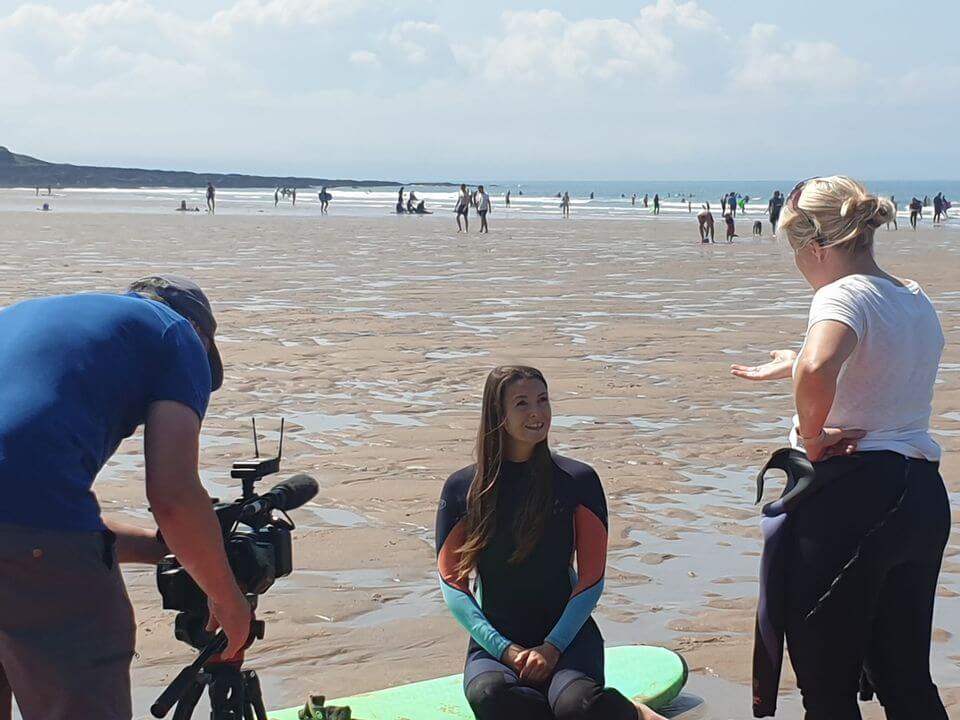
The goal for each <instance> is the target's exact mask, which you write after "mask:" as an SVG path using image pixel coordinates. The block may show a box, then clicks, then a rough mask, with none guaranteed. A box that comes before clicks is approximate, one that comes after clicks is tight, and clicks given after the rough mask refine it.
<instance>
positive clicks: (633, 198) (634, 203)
mask: <svg viewBox="0 0 960 720" xmlns="http://www.w3.org/2000/svg"><path fill="white" fill-rule="evenodd" d="M630 205H631V206H632V207H636V206H637V194H636V193H634V194H633V195H631V196H630Z"/></svg>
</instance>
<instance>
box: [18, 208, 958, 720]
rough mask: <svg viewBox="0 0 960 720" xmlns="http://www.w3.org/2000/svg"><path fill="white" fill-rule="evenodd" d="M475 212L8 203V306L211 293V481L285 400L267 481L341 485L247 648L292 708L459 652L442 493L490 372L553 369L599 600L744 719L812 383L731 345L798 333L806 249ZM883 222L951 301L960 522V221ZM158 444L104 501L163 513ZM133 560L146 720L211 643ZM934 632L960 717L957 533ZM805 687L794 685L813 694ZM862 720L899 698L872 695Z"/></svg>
mask: <svg viewBox="0 0 960 720" xmlns="http://www.w3.org/2000/svg"><path fill="white" fill-rule="evenodd" d="M750 219H752V218H747V219H741V221H740V227H741V229H746V228H748V227H749V223H748V220H750ZM452 226H453V219H452V217H445V216H443V217H439V216H434V217H430V218H408V217H398V218H394V217H386V218H372V219H363V218H352V219H351V218H337V217H335V216H329V217H326V218H323V219H322V220H318V219H304V218H278V217H230V216H218V217H208V216H206V215H198V216H188V217H185V216H173V214H172V213H171V216H169V217H168V216H149V215H144V216H139V215H96V214H83V215H79V214H76V215H69V214H45V215H42V216H41V215H39V214H36V213H34V214H28V213H5V214H4V217H3V223H2V227H0V250H2V255H0V280H2V282H0V305H5V304H8V303H10V302H12V301H14V300H17V299H20V298H23V297H25V296H27V295H32V294H49V293H55V292H60V291H62V292H75V291H87V290H113V289H116V288H118V287H121V286H123V285H124V284H125V283H126V282H128V281H129V280H130V279H131V278H134V277H136V276H139V275H143V274H145V273H147V272H153V271H158V270H162V271H171V272H178V273H181V274H185V275H188V276H190V277H193V278H195V279H196V280H198V281H199V282H200V283H201V284H202V285H203V286H204V288H205V289H206V290H207V291H208V293H209V294H210V296H211V298H212V299H213V301H214V303H215V307H216V310H217V314H218V319H219V322H220V327H221V333H222V336H221V339H220V341H219V342H220V347H221V351H222V353H223V356H224V359H225V363H226V366H227V367H226V381H225V383H224V389H223V390H222V391H221V392H219V393H217V394H216V395H215V396H214V398H213V400H212V402H211V406H210V414H209V416H208V419H207V421H206V422H205V424H204V430H203V447H204V450H203V454H202V455H203V456H202V467H203V479H204V482H205V483H206V484H207V486H208V488H209V489H210V490H211V492H212V494H215V495H219V496H220V497H221V498H224V499H229V498H232V497H233V496H234V494H235V493H236V492H237V490H236V489H235V488H234V486H233V484H232V481H230V479H229V465H230V463H231V462H232V461H233V460H235V459H238V458H241V457H246V456H249V455H251V454H252V442H251V439H250V438H251V433H250V427H249V419H250V417H251V416H252V415H256V416H257V418H258V427H259V429H260V430H261V448H262V449H265V450H270V449H272V448H274V447H275V443H276V439H277V433H276V430H277V429H278V427H279V420H280V418H281V417H285V418H286V421H287V436H286V438H285V441H284V463H283V467H284V471H283V473H282V474H281V475H280V476H278V477H276V478H270V479H268V480H267V481H266V482H265V483H264V484H265V485H267V486H269V485H270V484H272V483H273V482H278V481H279V480H281V479H283V478H284V477H286V476H288V475H290V474H293V473H295V472H308V473H311V474H313V475H314V476H315V477H316V478H317V479H318V480H319V481H320V484H321V491H320V494H319V495H318V497H317V498H316V500H315V502H314V503H312V504H310V505H309V506H307V507H305V508H303V509H301V510H299V511H297V512H295V513H294V519H295V520H296V521H297V523H298V526H299V527H298V530H297V532H296V541H295V564H296V566H297V570H296V572H295V573H294V574H293V575H292V576H290V577H288V578H285V579H283V580H281V581H279V582H278V583H277V585H276V586H275V587H274V588H273V589H272V590H271V591H270V592H269V593H268V594H267V595H266V596H265V597H263V598H262V602H261V609H260V615H261V617H262V618H263V619H265V620H266V621H267V636H266V639H265V640H263V641H260V642H258V643H257V644H256V645H255V646H254V648H253V650H252V652H251V653H250V663H249V664H250V666H251V667H254V668H256V669H258V670H260V671H261V674H262V677H263V679H264V685H265V688H266V695H267V699H268V704H269V705H270V706H271V707H283V706H288V705H292V704H296V703H298V702H300V701H301V700H302V699H303V697H304V695H305V694H306V693H307V692H308V691H310V690H317V691H320V692H323V693H324V694H326V695H328V696H336V695H342V694H346V693H352V692H355V691H365V690H374V689H378V688H382V687H386V686H389V685H393V684H396V683H401V682H408V681H414V680H420V679H424V678H430V677H435V676H438V675H442V674H447V673H451V672H457V671H459V669H460V667H461V664H462V659H463V653H464V649H465V645H466V635H465V633H464V632H463V631H462V630H461V629H460V628H459V626H457V625H456V624H455V622H454V621H453V620H452V618H451V617H450V615H449V614H448V613H447V612H446V610H445V608H444V606H443V603H442V600H441V598H440V593H439V591H438V589H437V587H436V580H435V575H434V555H433V546H432V539H433V523H434V513H435V507H436V500H437V497H438V495H439V492H440V487H441V485H442V483H443V480H444V479H445V478H446V476H447V475H448V474H449V473H451V472H452V471H454V470H456V469H457V468H459V467H461V466H463V465H466V464H468V463H469V462H470V459H471V453H472V445H473V437H474V434H475V431H476V424H477V421H478V410H479V402H480V392H481V388H482V383H483V379H484V377H485V374H486V372H487V371H488V370H489V368H490V367H492V366H493V365H496V364H499V363H502V362H514V361H523V362H528V363H531V364H535V365H537V366H539V367H540V368H541V369H542V370H543V371H544V372H545V373H546V376H547V378H548V379H549V380H550V383H551V391H552V396H553V401H554V413H555V418H554V429H553V431H552V435H551V437H552V442H553V445H554V447H555V449H557V450H559V451H561V452H563V453H567V454H570V455H572V456H574V457H577V458H579V459H581V460H584V461H586V462H589V463H591V464H593V465H594V466H595V467H596V468H597V470H598V471H599V473H600V475H601V478H602V479H603V481H604V484H605V487H606V491H607V494H608V496H609V505H610V511H611V521H610V522H611V539H612V542H611V548H610V557H609V569H608V576H607V585H606V591H605V594H604V597H603V599H602V601H601V604H600V607H599V609H598V612H597V617H598V621H599V622H600V625H601V628H602V629H603V631H604V634H605V636H606V638H607V642H608V643H610V644H625V643H638V642H642V643H656V644H663V645H666V646H668V647H672V648H675V649H677V650H679V651H681V652H682V653H683V654H684V656H685V657H686V658H687V661H688V663H689V665H690V667H691V670H692V674H691V680H690V683H689V686H688V690H689V695H688V696H687V697H686V698H685V704H686V706H691V705H692V706H695V707H693V709H691V710H689V711H688V712H685V713H683V714H682V715H680V716H681V717H684V718H746V717H749V716H750V688H749V673H750V651H751V646H752V628H753V613H754V602H755V600H754V599H755V596H756V590H757V582H756V571H757V565H758V557H759V552H760V540H759V525H758V520H757V516H758V511H757V508H756V507H754V506H753V505H752V500H753V493H754V484H753V476H754V474H755V471H756V469H757V467H758V466H759V464H760V463H761V461H762V460H763V459H764V458H765V457H766V456H767V454H768V453H769V452H770V451H771V450H773V449H775V448H777V447H779V446H782V445H783V444H785V435H786V432H787V428H788V424H789V416H790V415H791V413H792V400H791V394H790V386H789V384H788V383H786V382H777V383H772V384H750V383H747V382H746V381H740V380H737V379H735V378H732V377H730V376H729V374H728V367H729V365H730V363H732V362H740V363H751V364H752V363H755V362H760V361H762V360H763V359H764V358H765V356H766V351H767V350H768V349H771V348H775V347H795V348H796V347H798V346H799V340H800V337H801V333H802V332H803V329H804V326H805V317H806V310H807V307H808V304H809V300H810V297H811V291H810V290H809V288H808V287H807V286H806V285H805V283H804V282H803V280H802V279H801V278H800V277H799V275H798V274H797V273H796V271H795V270H794V268H793V265H792V257H791V253H789V252H788V251H786V250H785V249H784V248H783V246H782V245H778V244H777V243H776V242H773V241H772V240H771V239H770V238H769V237H767V238H764V239H763V240H761V241H754V240H751V239H743V238H741V239H740V240H739V241H738V242H737V243H736V244H734V245H730V246H728V245H716V246H710V247H701V246H700V245H699V244H698V243H697V242H696V237H697V236H696V226H695V223H694V222H693V221H689V222H682V221H678V220H675V219H663V220H653V219H648V220H646V221H644V222H624V221H619V220H610V221H592V220H591V221H588V220H582V219H581V220H578V219H577V218H576V217H574V218H573V219H572V220H571V221H568V222H562V221H560V220H559V219H557V220H520V221H509V222H504V221H499V220H498V219H497V218H496V217H494V218H492V222H491V226H492V230H493V232H492V233H491V234H490V235H485V236H480V235H477V234H474V233H471V234H469V235H457V234H455V232H453V230H454V229H455V228H453V227H452ZM878 244H879V253H880V256H881V260H882V262H883V263H885V265H886V267H887V268H888V269H889V270H891V271H893V272H894V273H896V274H899V275H901V276H907V277H912V278H914V279H916V280H918V281H919V282H921V284H923V285H924V287H925V289H926V291H927V292H928V294H929V295H930V296H931V298H932V299H933V301H934V303H935V304H936V305H937V308H938V310H939V311H940V314H941V321H942V323H943V325H944V332H945V334H946V336H947V349H946V351H945V355H944V358H943V366H942V368H941V373H940V379H939V384H938V386H937V396H936V401H935V407H934V417H933V427H934V432H935V437H936V439H937V440H938V441H939V442H940V443H941V444H942V445H943V446H944V448H945V459H944V463H943V473H944V476H945V477H946V479H947V483H948V486H949V488H950V489H951V491H952V495H951V497H952V502H953V507H954V519H955V520H957V519H960V494H958V493H960V453H958V451H960V350H958V340H960V321H958V319H957V318H958V317H960V314H958V311H960V288H958V287H957V284H956V282H957V281H956V277H957V268H958V267H960V233H957V232H956V231H954V230H950V229H942V230H937V229H929V228H924V229H921V230H920V231H918V232H915V233H914V232H911V231H909V230H900V231H899V232H896V233H893V232H891V233H887V232H881V233H880V234H879V235H878ZM140 451H141V444H140V440H139V437H134V438H131V439H130V440H128V441H127V442H125V443H124V444H123V446H122V447H121V449H120V452H119V453H118V455H117V457H115V458H114V460H112V461H111V463H110V465H109V467H108V469H107V470H106V471H105V473H104V475H103V476H102V477H101V479H100V480H99V481H98V483H97V485H96V486H95V487H96V490H97V493H98V495H99V497H100V498H101V500H102V504H103V508H104V511H105V512H106V513H109V514H115V515H117V516H119V517H122V518H124V519H127V520H130V519H133V520H134V521H138V520H139V521H143V522H147V521H148V516H147V513H146V510H145V506H146V503H145V499H144V496H143V487H142V458H141V457H140V455H139V453H140ZM778 491H779V488H778V487H776V484H775V483H774V484H773V487H771V488H769V490H768V493H769V494H770V495H771V496H772V495H774V494H775V493H777V492H778ZM126 574H127V580H128V583H129V587H130V593H131V597H132V599H133V602H134V604H135V607H136V610H137V618H138V624H139V648H138V652H139V654H138V657H137V658H136V660H135V662H134V679H135V685H136V691H135V698H136V704H137V713H138V715H137V716H138V717H147V716H148V711H147V708H148V707H149V704H150V702H151V701H152V699H153V698H154V697H155V696H156V694H157V693H158V692H159V689H160V688H161V687H162V686H163V685H164V684H165V683H166V682H168V681H169V680H170V679H172V677H173V675H174V674H175V673H176V671H177V670H178V669H179V668H180V667H181V666H182V665H184V664H186V663H187V662H188V661H189V660H190V659H191V653H190V651H189V650H188V649H187V648H186V646H183V645H181V644H179V643H177V642H176V641H175V640H173V638H172V622H173V617H172V613H168V612H163V611H161V610H160V609H159V596H158V594H157V592H156V589H155V584H154V579H153V573H152V571H151V570H150V569H133V570H129V571H128V572H127V573H126ZM935 627H936V629H937V630H936V638H935V639H936V642H935V645H934V670H935V679H936V680H937V681H938V683H939V684H940V685H941V687H942V688H944V694H945V696H946V699H947V700H948V701H949V702H950V703H951V712H952V714H953V715H952V716H957V717H960V681H958V677H960V674H958V672H957V671H958V668H960V639H958V638H957V637H955V636H954V634H955V633H956V630H957V628H958V627H960V532H958V531H957V530H954V532H953V534H952V536H951V543H950V546H949V548H948V551H947V558H946V559H945V565H944V572H943V574H942V576H941V584H940V598H939V601H938V607H937V616H936V620H935ZM952 633H954V634H952ZM787 675H788V676H789V673H788V674H787ZM789 682H790V683H792V680H790V681H789ZM792 687H793V686H792V684H785V688H784V702H783V705H782V708H783V714H784V716H794V717H795V716H797V712H796V708H797V707H798V701H797V699H796V693H795V692H794V690H793V689H792ZM697 697H700V698H704V699H705V701H704V702H703V703H699V704H698V701H697ZM197 716H198V717H199V714H198V715H197ZM867 717H872V718H876V717H880V714H879V713H878V712H877V708H876V706H872V707H871V708H870V710H869V712H868V713H867Z"/></svg>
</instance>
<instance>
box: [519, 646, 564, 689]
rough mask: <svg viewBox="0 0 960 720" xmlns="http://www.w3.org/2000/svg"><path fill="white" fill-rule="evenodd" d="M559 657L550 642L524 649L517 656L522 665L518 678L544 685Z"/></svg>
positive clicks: (531, 683) (532, 683)
mask: <svg viewBox="0 0 960 720" xmlns="http://www.w3.org/2000/svg"><path fill="white" fill-rule="evenodd" d="M559 659H560V651H559V650H558V649H557V648H555V647H554V646H553V645H551V644H550V643H544V644H543V645H539V646H538V647H535V648H530V649H529V650H524V651H523V652H522V653H520V656H519V658H518V662H520V663H522V665H523V669H522V670H521V671H520V680H521V681H522V682H525V683H528V684H529V685H545V684H546V682H547V681H548V680H549V679H550V677H551V676H552V675H553V669H554V668H555V667H556V666H557V661H558V660H559Z"/></svg>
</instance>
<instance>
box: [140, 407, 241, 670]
mask: <svg viewBox="0 0 960 720" xmlns="http://www.w3.org/2000/svg"><path fill="white" fill-rule="evenodd" d="M199 448H200V419H199V418H198V417H197V415H196V413H194V412H193V410H191V409H190V408H188V407H187V406H186V405H181V404H180V403H177V402H172V401H166V400H165V401H160V402H155V403H152V404H151V405H150V408H149V410H148V412H147V424H146V429H145V431H144V452H145V455H146V469H147V499H148V500H149V501H150V510H151V511H152V512H153V515H154V517H155V518H156V519H157V524H158V525H159V526H160V531H161V532H162V533H163V538H164V540H166V542H167V545H168V546H169V548H170V551H171V552H172V553H173V554H174V555H175V556H176V557H177V560H178V561H179V562H180V564H181V565H182V566H183V567H184V569H186V571H187V572H188V573H189V574H190V577H192V578H193V579H194V581H195V582H196V583H197V585H199V586H200V589H201V590H203V592H205V593H206V595H207V597H208V598H210V603H211V609H212V610H213V615H214V617H216V618H217V620H219V622H220V623H221V624H222V625H223V628H224V631H225V632H226V633H227V637H228V638H229V640H230V644H229V646H228V648H227V650H226V651H225V652H224V653H223V655H222V657H223V658H224V659H227V660H228V659H230V658H231V657H233V656H234V655H235V654H236V653H237V652H239V651H240V650H241V649H242V648H243V646H244V645H245V644H246V642H247V639H248V637H249V635H250V622H251V612H250V606H249V604H248V603H247V601H246V599H245V598H244V597H243V593H241V592H240V588H239V587H237V581H236V579H235V578H234V576H233V571H232V570H231V569H230V565H229V564H228V563H227V554H226V551H225V550H224V547H223V536H222V533H221V529H220V523H219V521H218V520H217V517H216V515H215V514H214V512H213V507H212V506H211V503H210V496H209V495H207V492H206V490H204V489H203V485H201V484H200V476H199V474H198V472H197V463H198V454H199Z"/></svg>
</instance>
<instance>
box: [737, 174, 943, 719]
mask: <svg viewBox="0 0 960 720" xmlns="http://www.w3.org/2000/svg"><path fill="white" fill-rule="evenodd" d="M893 211H894V210H893V203H891V202H890V201H889V200H886V199H884V198H879V197H877V196H876V195H873V194H871V193H869V192H868V191H867V190H866V188H864V187H863V185H861V184H860V183H858V182H856V181H855V180H852V179H850V178H848V177H842V176H835V177H826V178H814V179H812V180H807V181H805V182H803V183H800V184H799V185H797V187H796V188H795V189H794V190H793V192H792V193H791V194H790V195H789V197H788V199H787V202H786V205H785V208H784V211H783V220H782V222H781V223H780V228H781V230H782V231H783V232H784V233H785V234H786V237H787V240H788V241H789V243H790V245H791V247H792V248H793V250H794V253H795V256H794V259H795V262H796V264H797V268H798V269H799V270H800V273H801V274H802V275H803V276H804V278H805V279H806V280H807V282H808V283H809V284H810V286H811V287H812V288H813V289H814V291H815V294H814V297H813V302H812V304H811V306H810V316H809V321H808V325H807V333H806V339H805V340H804V343H803V347H802V349H801V350H800V354H799V356H797V354H796V353H795V352H793V351H791V350H777V351H774V352H772V353H771V357H772V358H773V359H772V361H771V362H768V363H767V364H765V365H760V366H757V367H744V366H740V365H734V366H733V367H732V368H731V371H732V372H733V374H734V375H736V376H738V377H741V378H746V379H750V380H774V379H789V378H791V377H792V378H793V391H794V398H795V401H796V410H797V414H796V416H795V417H794V421H793V430H792V431H791V444H792V445H793V446H794V447H795V448H797V449H801V450H803V451H804V452H805V453H806V456H807V458H808V459H809V460H810V461H811V462H812V463H813V468H814V471H815V474H816V477H817V478H818V479H819V480H823V481H824V482H823V485H822V486H821V487H820V488H819V489H818V490H817V491H816V493H815V494H813V495H811V496H810V497H808V498H807V499H804V500H803V502H802V503H799V504H798V505H797V506H796V507H795V508H794V509H793V510H791V511H790V517H789V523H790V524H789V532H788V537H787V538H785V540H784V542H785V543H786V549H785V550H784V553H785V560H784V562H785V568H786V578H785V584H786V585H785V588H784V593H783V594H784V598H785V608H784V618H785V632H786V640H787V646H788V649H789V653H790V659H791V662H792V664H793V668H794V670H795V672H796V676H797V683H798V685H799V687H800V691H801V693H802V695H803V704H804V707H805V708H806V718H807V720H827V719H829V720H859V718H860V717H861V715H860V709H859V707H858V703H857V695H858V689H859V688H860V687H861V684H860V683H861V669H863V668H865V669H866V678H867V679H868V680H869V681H870V684H872V686H873V688H874V689H875V690H876V693H877V696H878V697H879V699H880V702H881V703H882V704H883V706H884V709H885V712H886V716H887V718H890V719H891V720H906V719H907V718H911V719H912V718H917V719H919V718H923V720H947V713H946V711H945V710H944V706H943V703H942V702H941V700H940V697H939V694H938V691H937V688H936V686H935V685H934V684H933V681H932V679H931V677H930V636H931V627H932V622H933V606H934V597H935V596H936V593H937V577H938V575H939V572H940V565H941V561H942V558H943V551H944V547H945V545H946V542H947V539H948V537H949V535H950V522H951V518H950V504H949V500H948V498H947V493H946V490H945V489H944V484H943V479H942V478H941V476H940V472H939V461H940V455H941V450H940V447H939V445H938V444H937V443H936V442H935V441H934V439H933V438H932V437H931V435H930V429H929V423H930V414H931V407H932V401H933V391H934V383H935V381H936V377H937V368H938V366H939V363H940V356H941V353H942V350H943V346H944V339H943V332H942V330H941V327H940V321H939V319H938V318H937V313H936V310H934V307H933V305H932V304H931V303H930V300H929V298H928V297H927V296H926V294H924V292H923V290H922V289H921V288H920V285H919V284H918V283H916V282H915V281H913V280H904V279H901V278H898V277H895V276H893V275H890V274H889V273H887V272H885V271H884V270H883V269H881V268H880V267H879V266H878V265H877V261H876V258H875V257H874V249H873V241H874V234H875V232H876V229H877V228H878V227H880V226H881V225H883V224H885V223H886V222H887V221H888V220H889V219H890V218H891V216H892V214H893Z"/></svg>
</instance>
